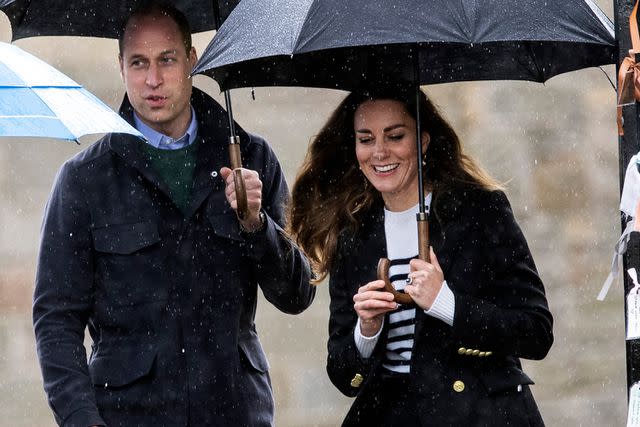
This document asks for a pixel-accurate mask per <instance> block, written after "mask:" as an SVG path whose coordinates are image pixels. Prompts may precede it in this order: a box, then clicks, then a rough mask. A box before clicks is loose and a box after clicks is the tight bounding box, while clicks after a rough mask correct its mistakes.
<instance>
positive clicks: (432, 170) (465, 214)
mask: <svg viewBox="0 0 640 427" xmlns="http://www.w3.org/2000/svg"><path fill="white" fill-rule="evenodd" d="M415 98H416V96H415V91H414V90H411V89H406V90H395V91H388V92H384V91H381V92H380V93H377V94H368V95H362V94H356V93H352V94H350V95H349V96H347V97H346V99H345V100H344V101H343V102H342V103H341V104H340V106H339V107H338V108H337V109H336V111H335V112H334V113H333V115H332V116H331V118H330V119H329V121H328V122H327V123H326V124H325V126H324V127H323V129H322V130H321V131H320V133H319V135H318V136H317V137H316V138H315V139H314V141H313V142H312V143H311V146H310V148H309V152H308V153H307V157H306V160H305V163H304V165H303V167H302V169H301V172H300V174H299V176H298V178H297V180H296V183H295V185H294V187H293V197H292V204H291V208H290V209H291V211H290V224H291V232H292V234H293V236H295V238H296V240H297V242H298V244H299V245H300V246H301V247H302V248H303V249H304V250H305V251H306V253H307V255H308V256H309V258H310V259H311V260H312V261H313V262H314V263H315V266H316V270H317V272H318V277H319V280H322V279H323V278H325V277H326V276H327V274H328V275H329V276H330V281H329V286H330V295H331V307H330V308H331V317H330V322H329V344H328V348H329V355H328V362H327V371H328V373H329V376H330V378H331V381H332V382H333V383H334V385H335V386H336V387H338V389H340V390H341V391H342V392H343V393H344V394H346V395H348V396H357V398H356V400H355V402H354V403H353V405H352V407H351V410H350V411H349V413H348V415H347V417H346V419H345V421H344V424H343V425H345V426H356V425H367V426H378V425H382V426H394V425H398V426H401V425H402V426H418V425H429V426H447V425H452V426H453V425H455V426H463V425H464V426H472V425H478V426H498V425H500V426H502V425H512V426H527V425H535V426H537V425H543V421H542V418H541V417H540V414H539V412H538V409H537V406H536V404H535V401H534V399H533V396H532V394H531V392H530V390H529V384H533V382H532V381H531V380H530V379H529V377H528V376H527V375H526V374H524V373H523V372H522V370H521V365H520V361H519V358H521V357H524V358H527V359H542V358H544V357H545V355H546V354H547V352H548V351H549V348H550V347H551V344H552V342H553V335H552V316H551V313H550V312H549V310H548V307H547V301H546V298H545V293H544V287H543V285H542V282H541V280H540V278H539V277H538V274H537V272H536V268H535V265H534V262H533V259H532V257H531V254H530V252H529V249H528V247H527V243H526V241H525V238H524V236H523V235H522V232H521V231H520V228H519V227H518V225H517V223H516V221H515V219H514V216H513V213H512V211H511V208H510V205H509V202H508V201H507V198H506V197H505V195H504V193H503V192H502V191H501V190H500V188H499V186H498V185H497V184H496V183H495V182H494V181H493V180H492V179H491V178H490V177H488V176H487V175H486V174H485V173H484V172H483V171H482V169H481V168H479V167H478V166H477V165H476V163H475V162H474V161H473V160H472V159H471V158H470V157H468V156H467V155H465V154H464V153H463V152H462V149H461V146H460V142H459V140H458V137H457V136H456V134H455V132H454V131H453V129H452V128H451V126H450V125H449V124H448V123H447V122H446V121H445V120H444V119H443V118H442V116H441V115H440V114H439V112H438V111H437V109H436V108H435V106H434V105H433V104H432V103H431V102H430V101H429V100H427V98H426V96H425V95H424V93H420V101H419V102H420V111H421V117H420V120H421V123H422V129H424V132H423V133H422V151H423V153H422V162H423V165H424V170H425V182H424V184H425V188H426V189H427V190H428V196H427V198H426V199H427V204H428V206H427V208H428V209H427V210H428V211H429V212H430V213H429V234H430V238H431V242H430V244H431V263H428V262H425V261H421V260H419V259H416V257H417V254H418V243H417V236H416V234H417V233H416V222H415V213H417V212H418V190H417V188H418V174H417V165H416V163H417V162H416V143H415V137H416V117H415V111H416V105H415V103H416V101H415ZM381 257H387V258H389V259H391V261H392V263H391V264H392V266H391V269H390V275H391V280H392V281H393V284H394V286H395V287H396V289H399V290H404V292H406V293H408V294H409V295H410V296H411V297H412V298H413V300H414V302H415V305H398V304H397V303H396V302H394V301H393V295H392V294H391V293H390V292H385V291H384V289H383V282H382V281H381V280H377V279H376V264H377V261H378V259H379V258H381Z"/></svg>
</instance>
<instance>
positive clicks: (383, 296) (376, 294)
mask: <svg viewBox="0 0 640 427" xmlns="http://www.w3.org/2000/svg"><path fill="white" fill-rule="evenodd" d="M353 300H354V301H368V300H379V301H393V294H392V293H391V292H385V291H365V292H362V293H357V294H355V295H354V296H353Z"/></svg>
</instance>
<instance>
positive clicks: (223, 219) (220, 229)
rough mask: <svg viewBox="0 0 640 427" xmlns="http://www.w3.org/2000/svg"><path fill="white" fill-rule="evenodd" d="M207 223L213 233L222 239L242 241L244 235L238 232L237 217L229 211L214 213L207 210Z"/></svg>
mask: <svg viewBox="0 0 640 427" xmlns="http://www.w3.org/2000/svg"><path fill="white" fill-rule="evenodd" d="M207 217H208V218H209V223H210V224H211V228H212V230H213V234H215V235H216V236H218V237H221V238H223V239H230V240H235V241H238V242H244V237H242V235H241V234H240V224H239V223H238V218H236V216H235V215H233V214H231V213H223V214H221V213H214V212H207Z"/></svg>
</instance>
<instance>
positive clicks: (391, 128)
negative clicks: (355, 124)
mask: <svg viewBox="0 0 640 427" xmlns="http://www.w3.org/2000/svg"><path fill="white" fill-rule="evenodd" d="M403 127H407V126H406V125H404V124H402V123H398V124H396V125H391V126H387V127H386V128H384V129H382V131H383V132H391V131H392V130H395V129H398V128H403ZM356 133H372V132H371V131H370V130H369V129H356Z"/></svg>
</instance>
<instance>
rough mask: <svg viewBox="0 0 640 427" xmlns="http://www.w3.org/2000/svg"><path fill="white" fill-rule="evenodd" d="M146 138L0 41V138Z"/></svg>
mask: <svg viewBox="0 0 640 427" xmlns="http://www.w3.org/2000/svg"><path fill="white" fill-rule="evenodd" d="M108 132H116V133H129V134H132V135H135V136H138V137H140V138H143V136H142V134H140V132H138V131H137V130H136V129H135V128H134V127H132V126H131V125H130V124H129V123H127V122H126V121H125V120H124V119H123V118H122V117H120V116H119V115H118V114H117V113H115V112H114V111H113V110H111V109H110V108H109V107H108V106H107V105H105V104H104V103H103V102H102V101H100V100H99V99H98V98H96V97H95V96H94V95H92V94H91V93H90V92H89V91H87V90H86V89H84V88H83V87H82V86H80V85H79V84H77V83H76V82H74V81H73V80H71V79H70V78H69V77H67V76H65V75H64V74H62V73H61V72H59V71H58V70H56V69H55V68H53V67H52V66H50V65H48V64H47V63H45V62H44V61H41V60H40V59H38V58H36V57H35V56H33V55H31V54H29V53H27V52H25V51H23V50H22V49H20V48H18V47H17V46H14V45H11V44H7V43H0V137H8V136H13V137H49V138H60V139H66V140H77V139H78V138H79V137H81V136H83V135H89V134H98V133H108Z"/></svg>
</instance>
